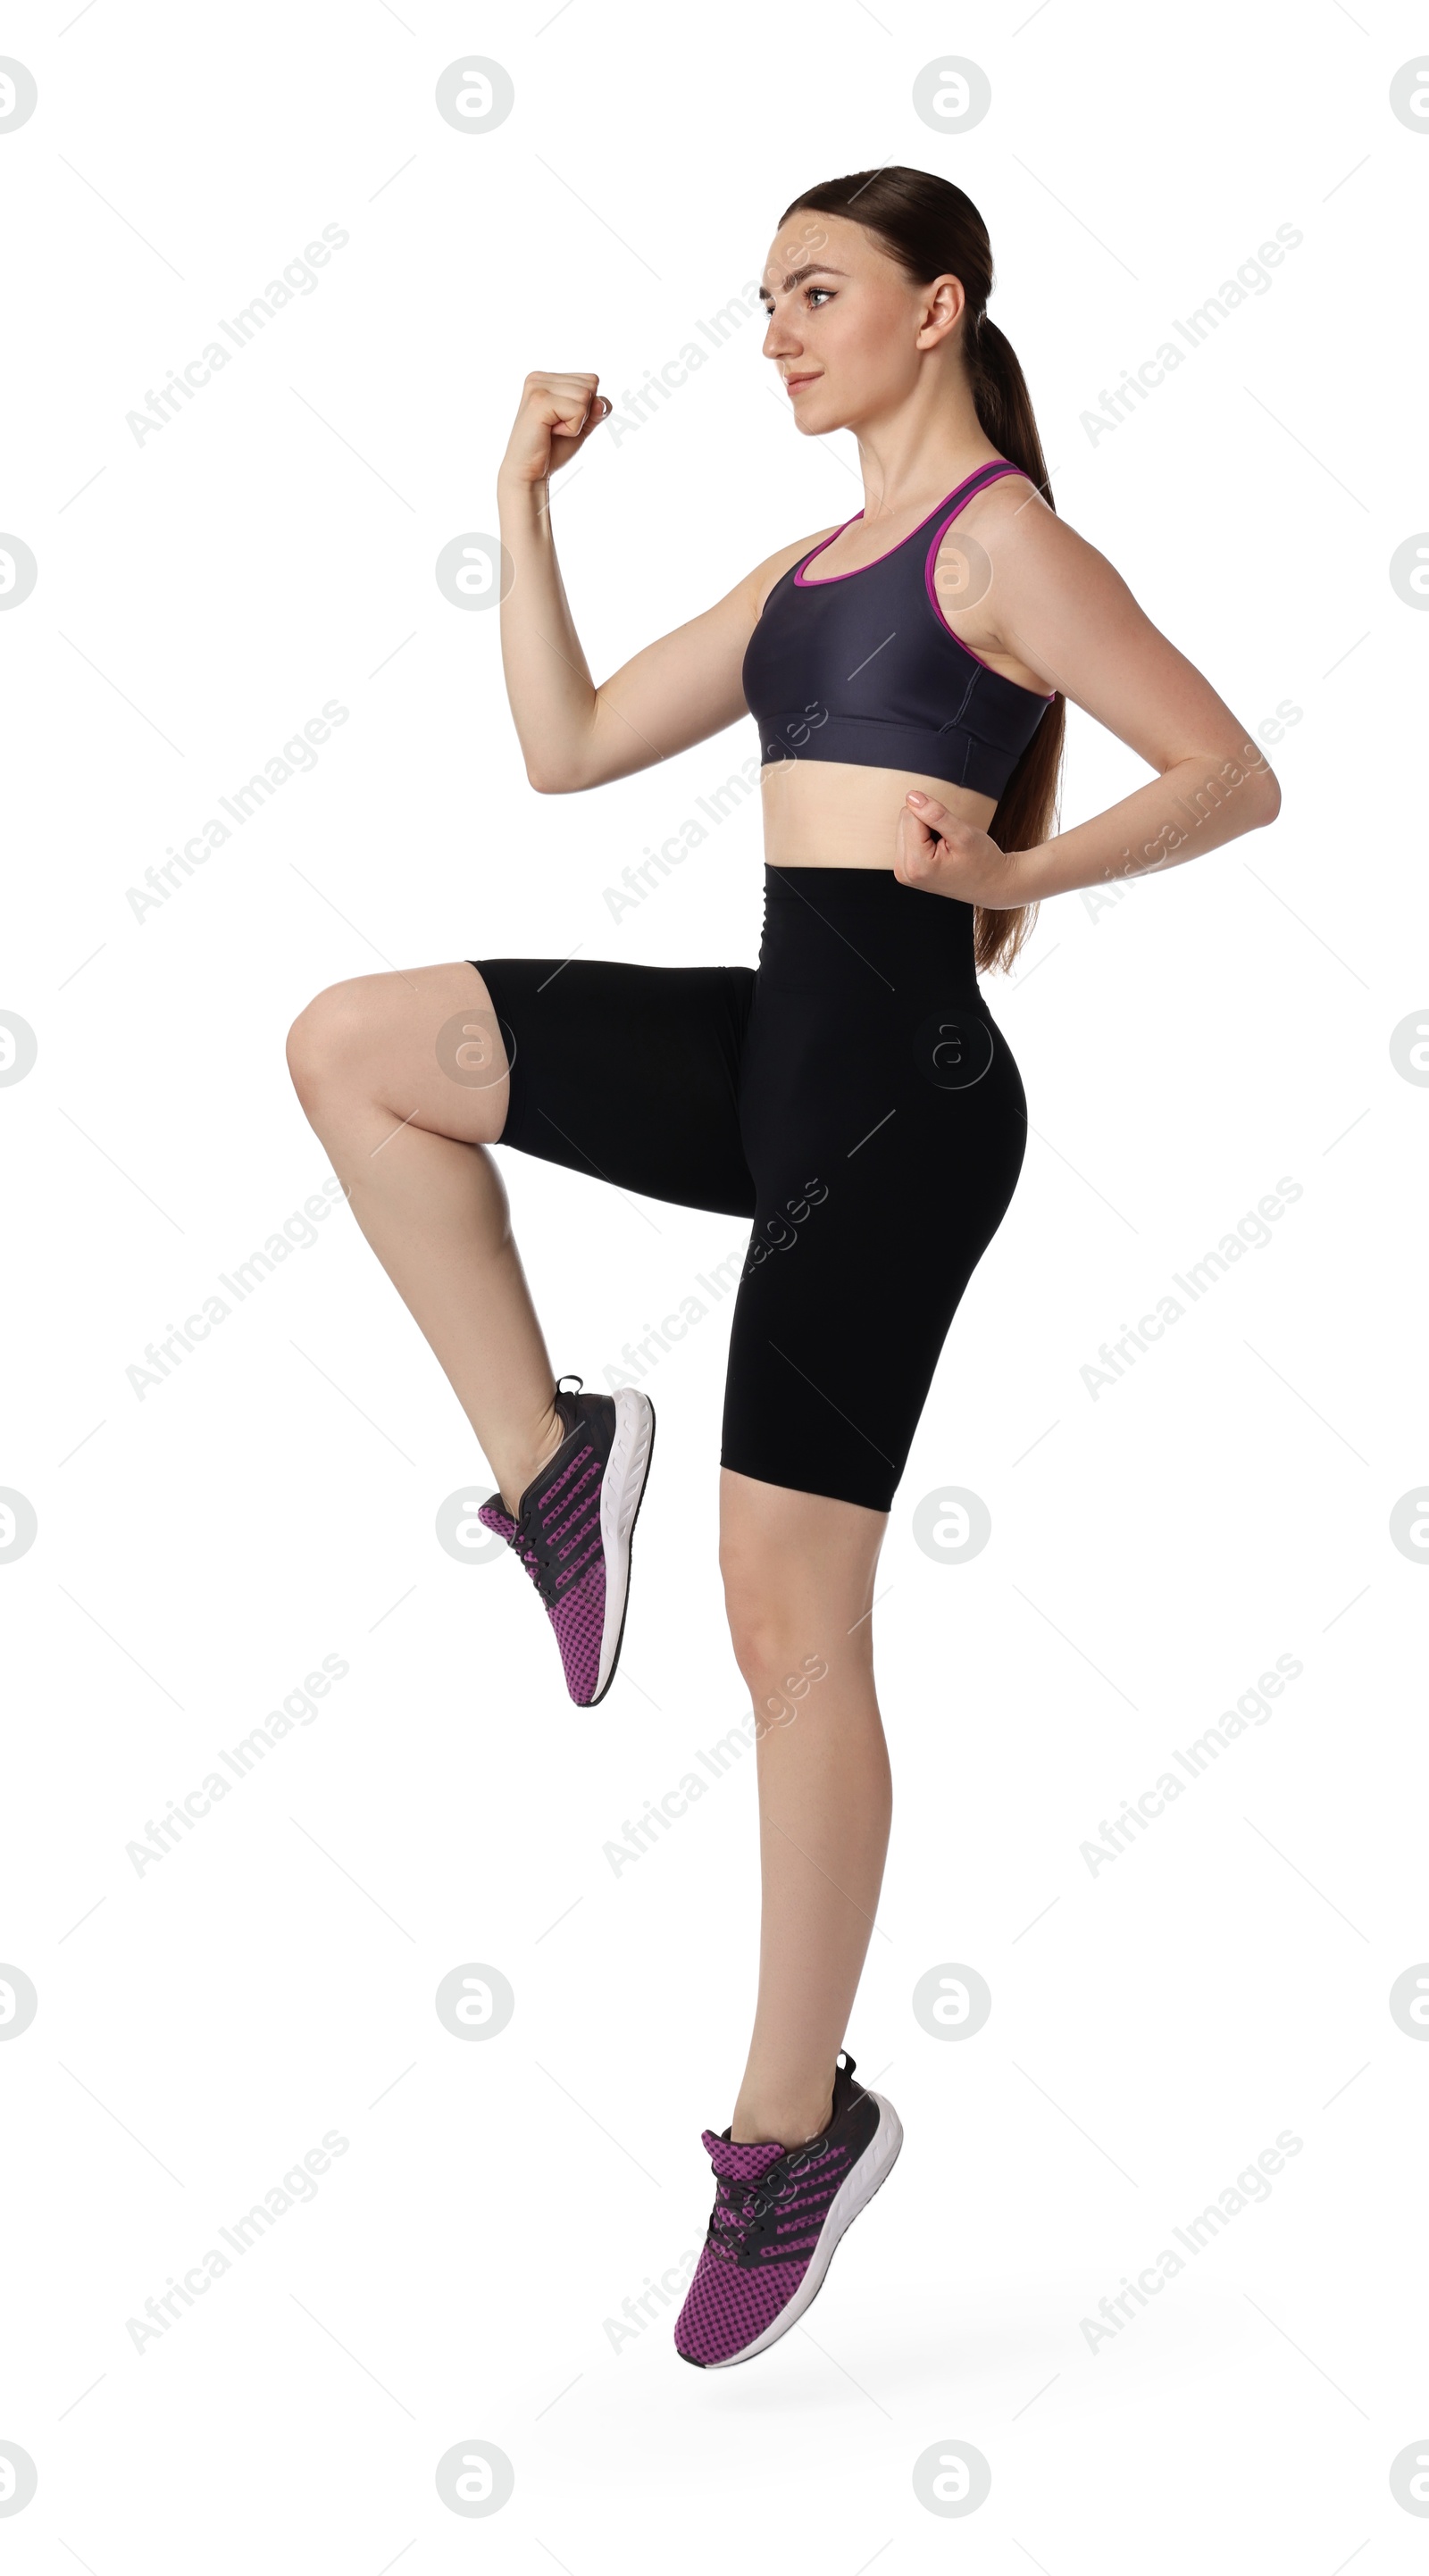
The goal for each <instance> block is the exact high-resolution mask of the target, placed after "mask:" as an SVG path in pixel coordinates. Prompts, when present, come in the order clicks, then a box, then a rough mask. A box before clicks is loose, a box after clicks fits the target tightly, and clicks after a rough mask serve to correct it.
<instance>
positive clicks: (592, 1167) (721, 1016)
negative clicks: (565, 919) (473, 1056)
mask: <svg viewBox="0 0 1429 2576" xmlns="http://www.w3.org/2000/svg"><path fill="white" fill-rule="evenodd" d="M476 962H477V965H478V966H479V968H480V971H481V974H482V977H483V979H484V982H485V985H486V987H487V989H488V990H489V994H490V999H491V1003H492V1007H493V1009H494V1010H495V1013H496V1016H497V1021H498V1025H499V1032H500V1036H501V1040H502V1046H503V1062H504V1063H507V1064H509V1067H510V1074H509V1090H510V1105H509V1109H508V1112H507V1116H506V1122H505V1125H504V1127H503V1129H502V1133H501V1142H502V1143H503V1144H504V1145H511V1146H515V1147H516V1149H517V1150H518V1151H519V1152H521V1153H523V1154H534V1155H536V1156H537V1157H538V1158H539V1159H540V1160H541V1161H542V1162H546V1163H560V1164H563V1165H564V1166H565V1167H566V1168H567V1169H568V1170H570V1171H575V1172H584V1173H585V1174H587V1175H588V1176H589V1177H590V1178H592V1179H595V1180H601V1181H607V1182H610V1183H613V1184H614V1186H615V1187H616V1188H617V1189H623V1190H636V1191H639V1192H640V1193H641V1195H642V1196H644V1197H647V1198H655V1199H668V1200H670V1201H672V1202H673V1203H674V1204H675V1205H676V1206H679V1207H694V1208H709V1209H714V1210H717V1211H719V1212H720V1213H722V1214H725V1215H733V1216H752V1215H753V1213H754V1203H755V1189H754V1181H753V1178H752V1176H751V1173H750V1170H749V1165H748V1163H747V1161H746V1159H745V1153H744V1143H743V1138H742V1135H741V1131H740V1115H739V1099H740V1086H741V1079H742V1068H743V1052H744V1039H745V1030H746V1027H747V1023H748V1019H749V1013H750V1007H751V1003H752V1000H753V992H754V972H753V969H752V968H751V967H748V966H636V965H626V964H624V963H623V962H616V961H614V960H611V959H605V958H568V959H562V958H559V957H483V958H480V959H478V960H477V961H476Z"/></svg>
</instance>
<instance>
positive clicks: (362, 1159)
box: [288, 962, 565, 1514]
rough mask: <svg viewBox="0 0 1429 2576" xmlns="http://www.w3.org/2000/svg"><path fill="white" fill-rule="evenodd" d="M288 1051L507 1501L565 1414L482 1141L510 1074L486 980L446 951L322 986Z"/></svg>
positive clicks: (367, 1231)
mask: <svg viewBox="0 0 1429 2576" xmlns="http://www.w3.org/2000/svg"><path fill="white" fill-rule="evenodd" d="M439 1042H440V1044H439ZM288 1063H289V1067H290V1069H291V1072H292V1076H293V1082H294V1086H295V1088H296V1090H297V1093H298V1097H299V1099H300V1100H301V1102H302V1104H303V1108H304V1110H305V1111H306V1113H307V1116H308V1119H309V1121H310V1123H311V1125H312V1126H313V1127H314V1128H315V1129H316V1131H317V1133H318V1135H319V1136H320V1137H321V1138H322V1141H323V1143H324V1145H325V1146H326V1147H327V1150H328V1153H329V1155H330V1156H331V1158H332V1167H333V1170H334V1172H335V1173H336V1174H337V1177H338V1179H339V1180H340V1181H341V1183H342V1185H343V1188H344V1190H345V1192H346V1194H347V1201H348V1205H349V1206H350V1208H351V1209H352V1213H353V1215H354V1216H355V1217H356V1219H357V1222H358V1224H359V1226H360V1227H361V1229H362V1232H363V1233H364V1235H365V1236H366V1238H367V1240H368V1242H369V1243H370V1244H371V1246H372V1249H373V1251H374V1252H375V1253H376V1255H377V1258H378V1260H379V1261H380V1262H381V1264H382V1267H383V1269H384V1270H385V1271H386V1273H387V1275H388V1277H389V1279H390V1280H391V1281H392V1284H393V1286H394V1287H395V1288H396V1290H397V1292H398V1295H399V1296H400V1297H401V1298H402V1299H403V1300H404V1302H405V1303H406V1305H407V1306H408V1307H409V1308H410V1310H411V1313H412V1314H413V1316H414V1317H415V1319H416V1321H417V1323H418V1324H419V1325H420V1327H421V1329H422V1331H423V1333H424V1334H425V1335H426V1338H427V1340H428V1342H429V1343H430V1344H431V1347H432V1349H433V1351H434V1352H435V1353H436V1356H437V1358H438V1360H439V1361H440V1363H441V1366H442V1368H443V1369H444V1370H445V1372H446V1375H447V1377H448V1378H449V1379H450V1381H451V1384H452V1386H453V1388H454V1389H455V1391H456V1394H457V1398H458V1400H459V1402H460V1404H461V1406H462V1409H463V1411H464V1412H465V1414H466V1417H467V1419H468V1421H469V1422H470V1424H471V1426H472V1429H473V1431H474V1432H475V1433H476V1436H477V1439H478V1440H479V1441H480V1443H481V1447H482V1449H483V1450H484V1452H485V1454H486V1457H487V1460H488V1462H489V1464H490V1466H491V1469H492V1472H493V1474H494V1475H495V1477H496V1481H497V1484H498V1485H499V1487H500V1489H501V1492H502V1495H503V1497H504V1499H505V1501H506V1503H507V1505H508V1507H509V1508H510V1510H511V1511H512V1513H513V1514H514V1513H515V1511H516V1508H517V1505H518V1503H519V1501H520V1498H521V1494H522V1492H523V1490H524V1488H525V1487H526V1486H527V1485H528V1484H529V1482H530V1480H531V1479H532V1477H533V1476H534V1475H535V1473H536V1470H537V1468H538V1467H539V1466H540V1465H541V1464H542V1463H543V1461H544V1460H545V1459H546V1458H548V1457H549V1456H550V1455H551V1453H552V1452H553V1451H554V1450H555V1449H557V1448H559V1446H560V1444H561V1442H562V1440H563V1439H564V1438H565V1426H564V1425H563V1423H562V1422H561V1419H560V1416H559V1415H558V1414H557V1413H556V1412H555V1410H554V1408H553V1405H552V1397H553V1394H554V1391H555V1380H554V1377H553V1375H552V1371H551V1363H550V1358H549V1356H548V1354H547V1350H546V1345H545V1340H544V1338H543V1336H542V1332H541V1327H540V1325H539V1323H538V1322H537V1320H536V1314H535V1309H534V1308H533V1306H532V1303H531V1296H530V1291H529V1289H528V1288H527V1285H526V1277H525V1273H524V1271H523V1270H522V1267H521V1257H520V1254H519V1253H518V1251H517V1249H516V1244H515V1241H514V1239H513V1237H512V1233H511V1225H510V1211H509V1206H508V1202H507V1197H506V1191H505V1188H504V1186H503V1184H502V1181H501V1177H500V1174H499V1173H498V1171H497V1169H496V1166H495V1164H494V1162H493V1161H492V1158H491V1156H490V1155H489V1154H488V1153H487V1152H486V1151H485V1148H486V1146H488V1145H491V1144H494V1143H495V1142H496V1141H497V1139H498V1138H499V1136H500V1134H501V1131H502V1128H503V1126H504V1125H505V1121H506V1110H507V1102H508V1098H509V1094H510V1080H509V1075H508V1072H507V1064H506V1053H505V1049H504V1047H503V1044H502V1040H501V1033H500V1029H499V1027H498V1025H497V1021H496V1015H495V1013H494V1012H493V1010H492V1007H491V998H490V995H489V994H488V992H487V989H486V984H485V981H484V979H483V978H482V976H481V975H480V974H479V972H478V971H477V969H476V968H475V967H474V966H471V965H467V964H465V963H464V962H456V963H453V964H451V965H444V966H420V967H416V968H414V969H413V970H412V971H411V973H409V974H408V973H404V974H390V975H359V976H356V977H354V978H353V980H352V981H351V982H350V983H345V984H334V985H332V986H331V987H330V988H329V989H328V990H327V991H326V992H324V993H319V994H318V996H317V998H316V1000H315V1001H312V1002H310V1003H309V1004H308V1007H307V1009H306V1010H305V1011H303V1012H302V1013H301V1014H300V1016H299V1017H298V1019H297V1020H296V1021H295V1022H294V1024H293V1027H292V1029H291V1031H290V1033H289V1037H288Z"/></svg>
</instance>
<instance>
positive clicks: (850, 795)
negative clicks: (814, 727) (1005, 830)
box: [759, 760, 997, 868]
mask: <svg viewBox="0 0 1429 2576" xmlns="http://www.w3.org/2000/svg"><path fill="white" fill-rule="evenodd" d="M759 785H760V794H761V798H762V802H763V807H764V856H765V859H766V860H767V862H768V864H769V866H770V867H773V868H891V867H892V865H893V862H894V858H895V856H896V854H897V845H898V817H899V815H900V814H901V813H902V811H903V803H904V799H905V797H906V796H907V794H908V790H909V788H910V787H919V788H921V789H922V791H923V794H924V795H925V796H933V797H936V799H937V801H938V803H939V804H940V805H946V807H947V808H948V811H949V813H950V814H956V815H957V816H958V818H959V820H960V821H962V822H965V823H971V824H973V825H974V826H975V828H976V829H977V830H978V831H980V832H985V831H986V830H987V827H988V825H989V823H990V822H991V821H992V818H993V815H994V814H995V813H996V811H997V801H996V799H995V798H994V797H992V796H977V795H975V794H974V793H973V790H972V789H971V788H970V787H952V786H950V785H949V783H948V781H947V780H946V779H945V778H932V777H929V776H928V775H927V774H926V773H925V772H924V771H922V770H914V769H907V770H904V769H863V768H859V767H857V766H856V765H855V764H854V763H853V762H852V761H844V760H788V761H784V762H782V763H777V764H773V765H771V766H769V767H767V768H765V769H764V770H762V771H761V772H760V780H759Z"/></svg>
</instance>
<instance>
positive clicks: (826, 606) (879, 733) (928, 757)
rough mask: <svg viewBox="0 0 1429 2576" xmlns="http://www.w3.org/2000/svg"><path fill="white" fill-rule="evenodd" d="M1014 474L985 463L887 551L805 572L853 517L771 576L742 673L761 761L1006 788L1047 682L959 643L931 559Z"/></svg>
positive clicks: (1013, 469) (993, 792) (1037, 719)
mask: <svg viewBox="0 0 1429 2576" xmlns="http://www.w3.org/2000/svg"><path fill="white" fill-rule="evenodd" d="M1021 471H1022V468H1021V467H1020V466H1018V465H1013V464H1011V463H1010V462H1009V461H1008V460H1007V459H1006V458H998V459H996V460H993V461H990V462H989V463H988V464H986V465H980V466H979V467H978V468H977V471H976V472H975V473H973V474H970V475H969V476H968V477H967V479H966V481H965V482H963V483H960V484H959V485H958V488H957V490H956V491H955V492H950V493H949V494H948V495H947V497H946V499H944V500H942V501H940V502H939V503H938V506H937V508H936V509H935V510H932V511H930V512H929V514H928V517H927V518H926V519H923V520H922V521H920V523H919V525H918V526H917V527H916V528H914V529H913V531H912V533H911V535H909V536H906V537H904V538H903V539H902V540H901V541H900V543H899V544H898V545H896V546H892V547H890V548H889V551H888V553H887V554H884V555H878V556H876V557H875V558H874V561H873V562H872V563H869V564H860V565H859V566H858V567H857V569H856V570H855V571H853V572H842V573H831V574H829V575H828V576H827V578H826V579H824V580H823V581H810V580H808V579H807V578H806V575H807V571H808V567H809V565H810V564H811V563H813V561H814V560H815V557H816V556H818V555H821V554H822V553H823V551H824V548H825V546H831V545H832V544H833V541H834V537H837V536H842V534H843V528H851V527H852V526H853V524H854V521H853V520H852V519H845V521H844V522H843V528H835V530H834V535H833V536H832V537H825V538H824V539H823V542H822V544H820V545H817V546H815V547H813V549H812V550H811V552H810V553H808V554H807V555H805V556H803V557H802V559H801V560H800V562H798V563H797V564H795V565H793V566H792V567H791V569H790V570H789V571H788V572H786V573H785V574H784V575H783V576H782V578H781V579H780V580H778V581H776V583H775V584H774V587H773V589H772V590H771V591H770V593H769V596H768V598H767V599H766V601H765V603H764V607H763V610H762V612H761V614H760V618H759V622H758V624H757V626H756V627H755V629H754V632H753V634H752V635H751V637H750V639H749V644H748V648H747V650H746V652H745V656H744V668H743V679H744V696H745V703H746V705H747V706H748V708H749V711H750V713H751V715H752V716H753V717H754V719H755V722H756V723H757V725H758V727H759V740H760V751H761V755H762V758H763V760H764V761H765V762H766V763H769V762H778V761H784V760H837V761H850V762H857V763H859V764H860V765H862V766H866V767H868V768H871V769H902V770H915V771H918V772H920V773H922V774H923V775H925V776H928V777H932V778H942V779H946V780H947V781H948V783H949V785H950V786H954V787H970V788H972V789H974V790H975V791H976V792H977V794H978V795H980V796H994V797H1000V796H1001V794H1002V792H1003V789H1004V788H1005V787H1006V785H1007V782H1008V780H1009V778H1010V777H1011V776H1012V772H1013V770H1014V769H1015V768H1016V766H1017V763H1018V761H1019V760H1020V759H1021V757H1022V754H1023V752H1024V751H1025V750H1026V748H1027V745H1028V744H1029V742H1030V741H1031V740H1032V737H1033V735H1034V734H1035V732H1036V730H1037V727H1038V725H1039V724H1040V723H1041V721H1042V718H1043V716H1044V714H1045V713H1046V711H1047V708H1048V707H1049V706H1050V705H1051V703H1052V700H1053V698H1054V697H1055V696H1056V691H1055V690H1052V691H1050V692H1049V693H1048V695H1047V696H1046V697H1043V696H1042V694H1041V692H1040V691H1039V690H1036V689H1024V688H1022V687H1020V686H1019V684H1018V683H1017V681H1015V680H1009V679H1005V678H1004V677H1003V674H1002V673H1001V672H1000V671H994V670H993V669H992V668H991V666H990V665H989V664H988V663H986V662H983V661H980V660H979V658H978V656H977V654H976V653H974V652H973V651H972V650H971V648H970V646H968V645H966V644H964V643H962V642H961V641H960V639H959V638H958V637H957V636H956V635H955V634H954V633H953V630H952V628H951V627H950V626H949V625H948V623H947V621H946V619H945V618H944V616H943V612H942V610H941V608H940V607H939V605H938V597H937V592H936V591H935V589H934V587H933V567H934V565H935V563H936V562H937V559H938V548H939V546H940V544H941V543H942V539H943V535H944V532H945V530H946V529H947V528H949V527H950V526H951V525H952V522H953V520H954V519H955V518H956V517H957V516H958V513H959V511H961V510H964V509H966V507H967V504H968V502H969V501H970V500H971V499H972V497H973V495H974V493H976V492H981V491H984V490H985V489H986V487H987V485H988V484H989V483H995V482H997V481H998V480H999V478H1000V477H1001V476H1002V475H1004V474H1019V473H1021ZM855 515H856V517H858V518H860V519H861V518H862V516H863V512H862V511H861V510H860V511H858V512H857V513H856V514H855Z"/></svg>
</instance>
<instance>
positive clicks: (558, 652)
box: [496, 478, 595, 789]
mask: <svg viewBox="0 0 1429 2576" xmlns="http://www.w3.org/2000/svg"><path fill="white" fill-rule="evenodd" d="M496 497H497V507H498V511H499V514H500V526H501V542H502V544H503V546H504V547H505V549H506V552H507V554H508V555H509V556H510V558H511V574H512V577H511V586H510V588H509V590H508V591H507V593H506V596H505V598H504V599H503V600H502V602H501V612H500V613H501V661H502V667H503V669H504V671H505V674H506V694H507V697H508V698H509V699H510V702H511V714H512V717H513V720H514V722H515V726H516V734H517V739H518V740H519V742H520V745H521V751H522V756H523V758H524V760H525V763H526V775H527V777H528V778H529V779H530V781H531V784H532V786H533V787H537V788H544V789H559V788H561V787H563V786H568V785H569V784H570V783H571V782H572V780H573V779H574V777H575V776H576V775H577V773H578V770H579V764H580V753H581V749H582V746H583V745H584V743H585V741H586V739H587V737H588V735H589V732H590V728H591V725H592V723H593V721H594V717H595V684H594V682H593V681H592V679H591V675H590V670H589V666H588V665H587V662H586V658H585V654H584V653H583V652H582V650H581V640H580V637H579V636H578V635H577V633H576V630H575V621H574V619H573V618H572V616H571V611H570V603H569V602H568V600H567V598H566V593H565V585H564V583H563V582H562V580H561V568H560V565H559V563H558V562H557V560H556V548H555V540H554V538H553V536H552V533H551V506H550V503H551V487H550V484H549V482H539V483H533V482H529V481H524V480H516V479H515V478H502V479H499V480H498V482H497V487H496Z"/></svg>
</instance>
